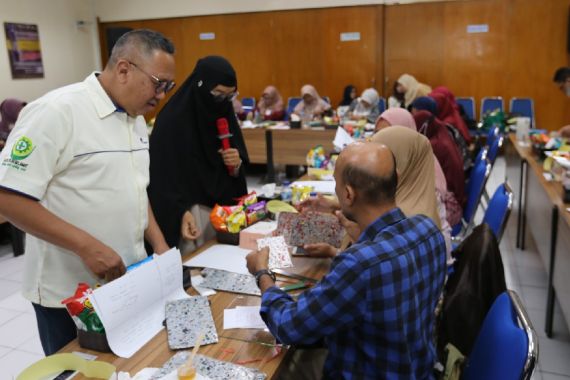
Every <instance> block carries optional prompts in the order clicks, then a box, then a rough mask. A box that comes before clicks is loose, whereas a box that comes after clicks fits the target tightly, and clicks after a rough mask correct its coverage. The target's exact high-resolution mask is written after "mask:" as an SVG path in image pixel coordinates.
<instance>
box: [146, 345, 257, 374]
mask: <svg viewBox="0 0 570 380" xmlns="http://www.w3.org/2000/svg"><path fill="white" fill-rule="evenodd" d="M188 355H190V352H189V351H182V352H178V353H176V355H174V356H173V357H172V358H170V360H168V361H167V362H166V363H164V366H162V368H161V369H159V370H158V371H157V372H155V373H154V374H153V375H152V377H151V378H150V380H159V379H160V378H161V377H163V376H166V375H168V374H169V373H170V372H172V371H174V370H175V369H176V368H178V367H180V366H181V365H182V364H183V363H184V362H185V361H186V360H187V359H188ZM194 367H195V368H196V371H197V372H198V373H199V374H200V375H202V376H206V377H208V378H210V379H212V380H228V379H232V380H264V379H265V378H266V376H265V374H264V373H263V372H260V371H259V370H257V369H255V368H248V367H244V366H241V365H237V364H233V363H230V362H224V361H220V360H216V359H212V358H209V357H207V356H203V355H196V357H195V358H194Z"/></svg>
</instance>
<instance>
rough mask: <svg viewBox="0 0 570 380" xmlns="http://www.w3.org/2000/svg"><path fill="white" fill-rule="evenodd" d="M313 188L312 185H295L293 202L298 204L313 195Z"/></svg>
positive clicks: (292, 196)
mask: <svg viewBox="0 0 570 380" xmlns="http://www.w3.org/2000/svg"><path fill="white" fill-rule="evenodd" d="M312 191H313V188H312V187H311V186H293V189H292V195H291V203H292V204H293V205H294V206H296V205H298V204H300V203H302V202H304V201H306V200H307V199H309V198H310V197H311V192H312Z"/></svg>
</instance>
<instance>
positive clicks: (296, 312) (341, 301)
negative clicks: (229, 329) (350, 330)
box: [261, 254, 366, 344]
mask: <svg viewBox="0 0 570 380" xmlns="http://www.w3.org/2000/svg"><path fill="white" fill-rule="evenodd" d="M365 284H366V281H365V279H363V278H362V268H361V265H360V264H359V263H358V262H357V260H356V259H355V258H354V257H353V256H352V255H349V254H341V255H339V256H337V257H336V258H335V260H334V262H333V268H331V271H330V272H329V274H327V275H326V276H325V277H323V279H322V280H321V281H320V282H319V283H318V284H317V285H316V286H315V287H313V288H312V289H310V290H308V291H305V292H304V293H302V294H301V295H300V296H299V299H298V300H297V302H295V301H294V300H293V299H292V298H291V297H290V296H289V295H288V294H286V293H285V292H283V291H281V290H279V289H278V288H277V287H271V288H269V289H267V291H265V292H264V293H263V296H262V299H261V317H262V319H263V320H264V321H265V323H266V324H267V327H269V330H271V332H272V334H273V335H274V336H275V337H276V338H277V339H278V340H279V341H281V342H282V343H284V344H312V343H315V342H317V341H318V340H319V339H321V338H323V337H324V336H326V335H330V334H332V333H333V332H335V331H338V330H339V329H340V328H341V327H343V326H348V325H351V324H353V323H355V321H356V320H358V318H359V316H361V315H362V314H363V313H364V311H365V307H366V305H365V302H364V301H365V297H366V296H365V295H366V291H365Z"/></svg>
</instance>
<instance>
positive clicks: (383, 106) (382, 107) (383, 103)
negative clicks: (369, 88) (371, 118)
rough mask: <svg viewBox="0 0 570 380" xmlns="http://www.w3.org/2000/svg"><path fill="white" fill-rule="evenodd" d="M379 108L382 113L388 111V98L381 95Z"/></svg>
mask: <svg viewBox="0 0 570 380" xmlns="http://www.w3.org/2000/svg"><path fill="white" fill-rule="evenodd" d="M378 110H379V111H380V113H382V112H384V111H386V99H384V98H383V97H380V99H378Z"/></svg>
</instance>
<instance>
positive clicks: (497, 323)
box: [461, 290, 538, 380]
mask: <svg viewBox="0 0 570 380" xmlns="http://www.w3.org/2000/svg"><path fill="white" fill-rule="evenodd" d="M537 362H538V336H537V334H536V331H535V330H534V328H533V327H532V323H531V321H530V318H529V317H528V314H527V313H526V310H525V308H524V306H523V304H522V302H521V300H520V298H519V297H518V295H517V294H516V293H515V292H514V291H512V290H507V291H506V292H504V293H502V294H501V295H499V296H498V297H497V298H496V299H495V302H493V306H491V309H490V310H489V312H488V313H487V316H486V317H485V320H484V321H483V325H482V326H481V330H480V331H479V334H478V335H477V339H476V340H475V344H474V345H473V349H472V350H471V355H470V356H469V358H467V362H466V365H465V368H464V369H463V373H462V376H461V379H462V380H480V379H486V380H495V379H496V380H499V379H500V380H521V379H523V380H528V379H530V378H531V376H532V373H533V372H534V368H535V367H536V364H537Z"/></svg>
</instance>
